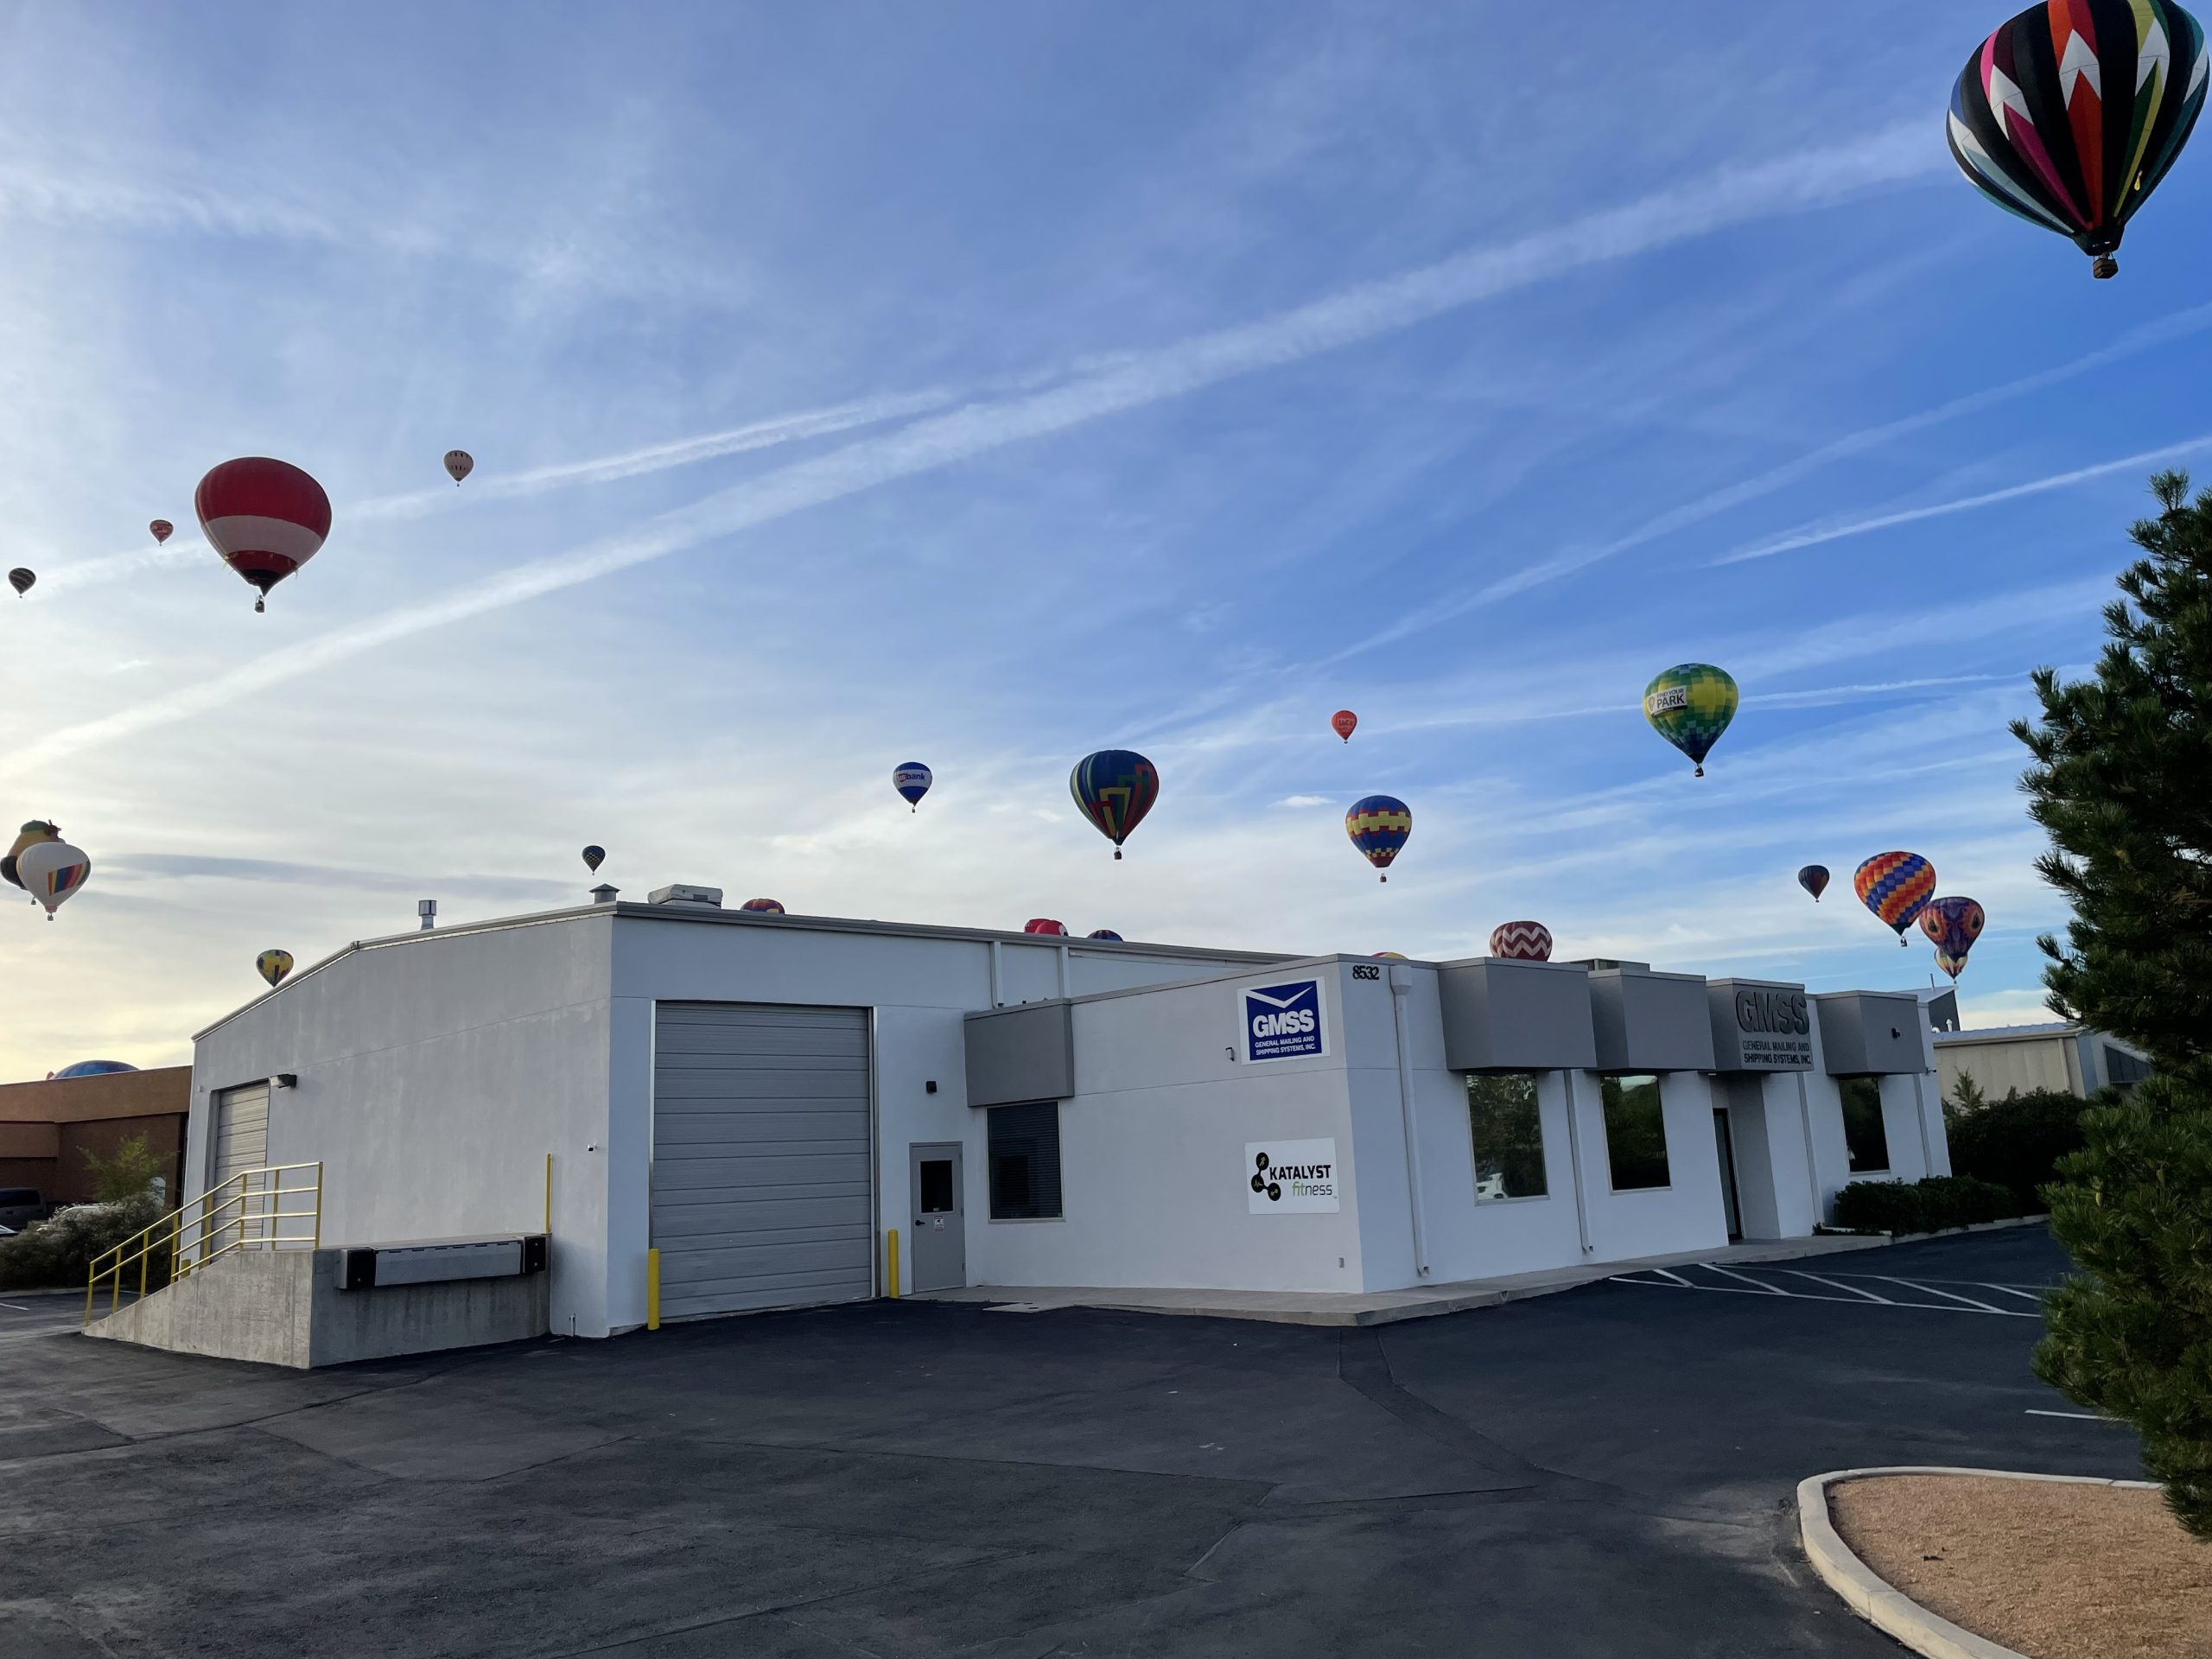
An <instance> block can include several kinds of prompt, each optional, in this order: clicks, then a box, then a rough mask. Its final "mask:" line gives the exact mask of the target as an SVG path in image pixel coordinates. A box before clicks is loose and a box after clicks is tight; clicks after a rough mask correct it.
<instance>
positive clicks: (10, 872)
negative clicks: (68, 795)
mask: <svg viewBox="0 0 2212 1659" xmlns="http://www.w3.org/2000/svg"><path fill="white" fill-rule="evenodd" d="M60 839H61V830H60V826H59V825H56V824H51V823H47V821H46V820H45V819H43V818H33V819H32V820H31V821H30V822H29V823H27V824H25V825H24V826H23V828H22V834H20V835H18V836H16V844H15V845H14V846H12V847H10V849H8V852H7V855H6V856H5V857H0V881H5V882H6V883H7V884H8V885H9V886H10V887H22V885H23V884H22V880H21V878H19V877H18V876H17V875H16V860H17V859H19V858H21V857H22V855H23V852H24V849H27V848H30V847H35V846H36V845H37V844H38V843H39V842H41V841H59V840H60Z"/></svg>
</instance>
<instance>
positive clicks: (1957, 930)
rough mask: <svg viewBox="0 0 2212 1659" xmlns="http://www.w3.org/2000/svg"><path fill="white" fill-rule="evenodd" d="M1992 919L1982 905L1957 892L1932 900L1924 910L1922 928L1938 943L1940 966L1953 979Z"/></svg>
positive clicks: (1921, 918) (1937, 953)
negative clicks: (1959, 895) (1956, 893)
mask: <svg viewBox="0 0 2212 1659" xmlns="http://www.w3.org/2000/svg"><path fill="white" fill-rule="evenodd" d="M1988 922H1989V918H1988V916H1987V915H1986V913H1985V912H1983V910H1982V908H1981V906H1980V905H1978V904H1976V903H1975V902H1974V900H1973V899H1961V898H1959V897H1957V896H1956V895H1954V894H1946V895H1945V896H1944V897H1942V898H1941V899H1930V900H1929V904H1928V907H1927V908H1926V909H1925V910H1923V911H1922V912H1920V931H1922V932H1923V933H1925V934H1926V935H1927V936H1928V937H1929V938H1930V939H1932V940H1933V941H1934V942H1935V944H1936V966H1937V967H1939V968H1941V969H1942V970H1943V971H1944V972H1945V973H1947V974H1948V975H1949V976H1951V977H1952V978H1953V979H1956V978H1957V977H1958V976H1959V970H1960V969H1962V968H1964V967H1965V966H1966V965H1967V951H1969V950H1973V949H1974V941H1975V940H1976V939H1978V938H1980V937H1981V930H1982V929H1983V928H1984V927H1985V926H1986V925H1988Z"/></svg>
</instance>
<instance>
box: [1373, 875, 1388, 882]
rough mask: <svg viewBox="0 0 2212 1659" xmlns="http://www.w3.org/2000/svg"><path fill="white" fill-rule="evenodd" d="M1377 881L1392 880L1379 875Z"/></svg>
mask: <svg viewBox="0 0 2212 1659" xmlns="http://www.w3.org/2000/svg"><path fill="white" fill-rule="evenodd" d="M1375 879H1376V880H1377V881H1388V880H1389V879H1390V878H1389V876H1387V875H1378V876H1376V878H1375Z"/></svg>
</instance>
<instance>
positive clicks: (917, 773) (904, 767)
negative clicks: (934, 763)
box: [891, 760, 937, 811]
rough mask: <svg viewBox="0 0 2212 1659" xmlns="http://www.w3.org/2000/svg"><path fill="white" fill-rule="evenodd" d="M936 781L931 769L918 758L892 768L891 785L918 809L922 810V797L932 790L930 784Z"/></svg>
mask: <svg viewBox="0 0 2212 1659" xmlns="http://www.w3.org/2000/svg"><path fill="white" fill-rule="evenodd" d="M936 781H937V779H936V777H935V776H934V775H933V774H932V773H931V771H930V769H929V768H928V767H927V766H924V765H923V764H922V763H921V762H920V761H918V760H908V761H906V762H904V763H903V764H901V765H899V766H894V767H893V768H892V772H891V787H892V788H893V789H895V790H897V791H899V794H900V795H901V796H903V797H904V798H906V804H907V805H908V806H909V807H911V808H912V809H913V810H916V811H919V810H921V805H922V797H923V796H925V795H926V794H928V793H929V792H930V785H931V784H933V783H935V782H936Z"/></svg>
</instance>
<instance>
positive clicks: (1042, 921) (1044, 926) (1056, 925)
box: [1021, 916, 1068, 936]
mask: <svg viewBox="0 0 2212 1659" xmlns="http://www.w3.org/2000/svg"><path fill="white" fill-rule="evenodd" d="M1021 931H1023V932H1025V933H1051V934H1053V935H1055V936H1058V935H1061V934H1065V932H1066V931H1068V930H1067V927H1066V925H1065V924H1064V923H1061V922H1056V921H1054V920H1053V919H1052V918H1051V917H1049V916H1032V917H1031V918H1029V919H1028V920H1027V921H1026V922H1024V923H1023V924H1022V925H1021Z"/></svg>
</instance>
